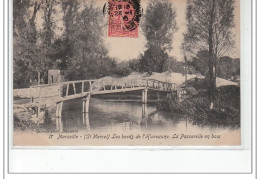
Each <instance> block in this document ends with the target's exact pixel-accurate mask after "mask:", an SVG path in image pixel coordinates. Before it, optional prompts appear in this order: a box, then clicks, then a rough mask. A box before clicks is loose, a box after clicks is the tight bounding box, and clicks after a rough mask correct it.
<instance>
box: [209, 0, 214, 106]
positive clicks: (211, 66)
mask: <svg viewBox="0 0 260 179" xmlns="http://www.w3.org/2000/svg"><path fill="white" fill-rule="evenodd" d="M214 15H215V0H213V2H212V8H211V12H210V24H209V37H208V43H209V64H208V65H209V100H210V108H211V109H213V107H214V103H213V101H214V96H215V89H216V87H215V85H214V82H215V70H214V69H215V68H214V52H213V23H214V18H215V17H214Z"/></svg>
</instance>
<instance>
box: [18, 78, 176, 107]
mask: <svg viewBox="0 0 260 179" xmlns="http://www.w3.org/2000/svg"><path fill="white" fill-rule="evenodd" d="M107 88H108V89H107ZM176 88H177V86H176V84H174V83H168V82H161V81H158V80H149V79H148V80H147V79H137V80H136V81H134V82H133V81H132V82H131V83H128V82H121V81H119V82H113V83H111V82H110V83H109V82H107V81H102V80H80V81H68V82H62V83H54V84H43V85H36V86H31V88H30V90H31V91H32V92H31V99H32V101H31V102H30V103H26V104H14V106H16V107H32V106H40V105H46V106H47V107H48V106H51V105H53V104H55V103H56V102H59V101H67V100H71V99H76V98H82V97H84V96H87V95H89V94H92V95H99V94H112V93H122V92H129V91H138V90H144V89H148V90H154V91H159V92H172V91H176ZM33 90H34V91H36V92H33Z"/></svg>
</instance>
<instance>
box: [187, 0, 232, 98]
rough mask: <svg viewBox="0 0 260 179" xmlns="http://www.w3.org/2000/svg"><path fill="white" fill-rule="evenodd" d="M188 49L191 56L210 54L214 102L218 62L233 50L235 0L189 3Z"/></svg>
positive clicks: (210, 89) (209, 69)
mask: <svg viewBox="0 0 260 179" xmlns="http://www.w3.org/2000/svg"><path fill="white" fill-rule="evenodd" d="M186 19H187V22H188V25H187V28H188V29H187V33H186V34H185V36H184V44H183V47H184V50H185V51H187V52H189V54H190V55H191V56H194V55H196V54H197V53H198V52H199V51H208V55H209V58H207V61H205V62H204V63H207V64H208V74H209V92H210V100H211V101H213V98H214V96H215V89H216V67H217V65H216V64H217V60H218V59H219V58H220V57H221V56H223V55H224V54H225V53H226V52H227V51H229V50H230V49H231V48H232V47H233V43H234V42H233V40H232V32H231V29H232V27H233V26H234V22H233V21H234V0H188V1H187V10H186Z"/></svg>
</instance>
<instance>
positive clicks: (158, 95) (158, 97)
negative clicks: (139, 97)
mask: <svg viewBox="0 0 260 179" xmlns="http://www.w3.org/2000/svg"><path fill="white" fill-rule="evenodd" d="M157 100H158V101H159V100H160V94H159V92H157Z"/></svg>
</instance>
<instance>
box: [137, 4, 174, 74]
mask: <svg viewBox="0 0 260 179" xmlns="http://www.w3.org/2000/svg"><path fill="white" fill-rule="evenodd" d="M142 28H143V32H144V35H145V37H146V40H147V45H146V46H147V50H146V51H145V52H144V55H141V58H140V66H139V68H140V70H141V71H142V72H148V73H150V74H151V73H152V72H163V69H164V65H165V62H166V60H167V59H168V55H167V52H166V50H169V49H171V48H172V36H173V33H174V32H175V31H176V30H177V26H176V11H175V9H174V8H173V7H172V3H170V2H168V1H158V0H153V1H151V2H150V3H149V5H148V7H147V9H146V14H145V16H144V21H143V24H142Z"/></svg>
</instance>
